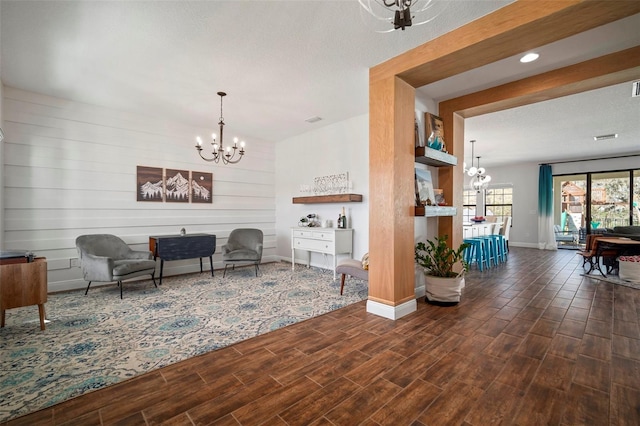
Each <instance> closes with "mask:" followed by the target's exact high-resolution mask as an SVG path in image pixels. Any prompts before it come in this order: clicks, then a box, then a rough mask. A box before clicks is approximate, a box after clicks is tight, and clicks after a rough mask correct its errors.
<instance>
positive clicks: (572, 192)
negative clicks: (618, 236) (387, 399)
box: [553, 169, 640, 242]
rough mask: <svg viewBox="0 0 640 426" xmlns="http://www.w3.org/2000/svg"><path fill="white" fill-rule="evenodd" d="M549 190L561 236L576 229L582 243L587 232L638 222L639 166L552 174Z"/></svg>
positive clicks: (639, 197) (637, 223) (639, 195)
mask: <svg viewBox="0 0 640 426" xmlns="http://www.w3.org/2000/svg"><path fill="white" fill-rule="evenodd" d="M553 191H554V194H555V195H554V197H555V203H554V219H555V230H556V233H557V234H556V235H558V236H560V237H562V238H564V237H566V235H567V234H570V235H574V233H576V232H577V233H578V234H579V241H580V242H584V239H585V235H586V234H587V233H598V232H602V231H603V230H604V229H605V228H608V229H611V228H613V227H615V226H627V225H640V169H635V170H620V171H611V172H592V173H582V174H575V175H561V176H554V178H553ZM566 238H568V237H566Z"/></svg>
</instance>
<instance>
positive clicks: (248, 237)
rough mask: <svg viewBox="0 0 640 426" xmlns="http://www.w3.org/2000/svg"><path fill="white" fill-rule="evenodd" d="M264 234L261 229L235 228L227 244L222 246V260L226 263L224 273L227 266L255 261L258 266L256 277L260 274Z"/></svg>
mask: <svg viewBox="0 0 640 426" xmlns="http://www.w3.org/2000/svg"><path fill="white" fill-rule="evenodd" d="M263 238H264V236H263V234H262V231H261V230H260V229H252V228H240V229H234V230H233V231H231V233H230V234H229V238H228V239H227V244H225V245H223V246H222V261H223V263H224V273H223V274H222V277H223V278H224V276H225V275H226V273H227V266H228V265H233V269H235V265H236V263H249V264H251V263H253V264H254V265H255V266H256V277H257V276H258V265H259V264H260V261H261V260H262V241H263Z"/></svg>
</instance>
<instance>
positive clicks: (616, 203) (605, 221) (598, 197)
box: [590, 171, 631, 229]
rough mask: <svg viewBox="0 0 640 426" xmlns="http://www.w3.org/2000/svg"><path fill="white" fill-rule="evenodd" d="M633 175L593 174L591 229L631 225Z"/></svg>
mask: <svg viewBox="0 0 640 426" xmlns="http://www.w3.org/2000/svg"><path fill="white" fill-rule="evenodd" d="M630 199H631V175H630V174H629V172H628V171H623V172H606V173H592V174H591V209H590V212H591V218H590V219H591V222H590V224H591V229H598V228H613V227H614V226H626V225H629V213H630V211H631V207H630V205H629V201H630Z"/></svg>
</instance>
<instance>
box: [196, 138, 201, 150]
mask: <svg viewBox="0 0 640 426" xmlns="http://www.w3.org/2000/svg"><path fill="white" fill-rule="evenodd" d="M197 147H202V138H201V137H200V136H196V148H197Z"/></svg>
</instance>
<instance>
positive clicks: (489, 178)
mask: <svg viewBox="0 0 640 426" xmlns="http://www.w3.org/2000/svg"><path fill="white" fill-rule="evenodd" d="M483 182H486V183H489V182H491V176H489V175H487V176H485V177H484V180H483Z"/></svg>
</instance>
